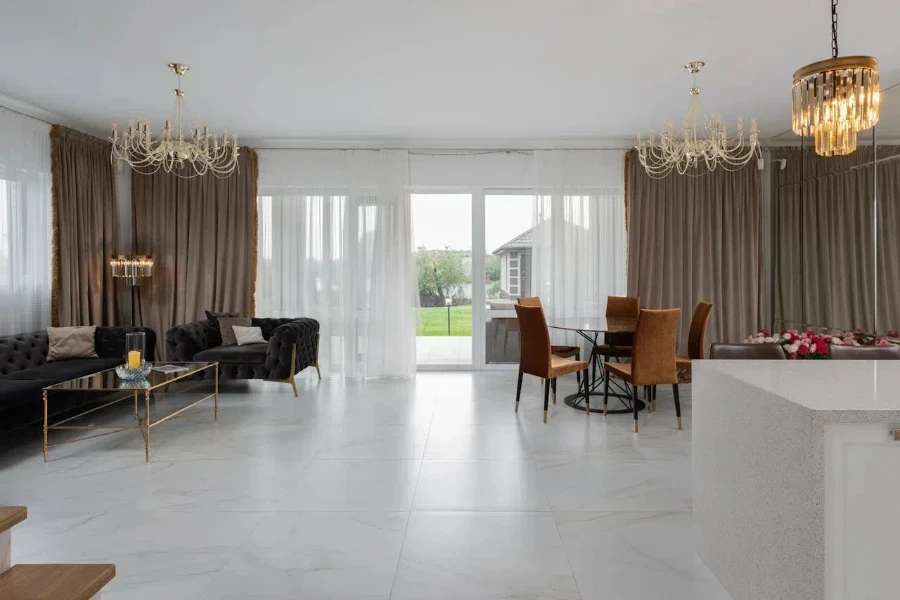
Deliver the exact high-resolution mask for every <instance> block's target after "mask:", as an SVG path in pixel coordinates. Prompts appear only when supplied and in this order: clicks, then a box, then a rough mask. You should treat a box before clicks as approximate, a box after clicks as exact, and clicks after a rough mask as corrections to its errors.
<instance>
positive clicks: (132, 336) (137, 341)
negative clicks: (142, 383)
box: [116, 332, 153, 381]
mask: <svg viewBox="0 0 900 600" xmlns="http://www.w3.org/2000/svg"><path fill="white" fill-rule="evenodd" d="M146 344H147V336H146V335H145V334H144V332H136V333H126V334H125V364H124V365H121V366H118V367H116V375H118V376H119V377H120V378H121V379H124V380H126V381H136V380H140V379H144V378H145V377H147V375H148V374H149V373H150V369H151V368H152V367H153V365H151V364H150V363H148V362H146V361H145V360H144V357H145V356H146Z"/></svg>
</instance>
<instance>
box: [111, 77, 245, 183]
mask: <svg viewBox="0 0 900 600" xmlns="http://www.w3.org/2000/svg"><path fill="white" fill-rule="evenodd" d="M169 68H170V69H172V71H173V72H174V73H175V79H176V86H175V128H174V129H173V128H172V125H171V124H170V122H169V119H166V126H165V127H164V128H163V131H162V134H161V135H160V136H159V137H157V138H156V139H155V140H154V139H153V134H152V133H151V132H150V123H149V122H148V121H147V120H146V119H144V118H142V117H138V118H137V120H136V122H134V123H132V122H129V123H128V129H127V131H124V132H122V135H121V137H120V136H119V132H118V128H117V127H116V124H115V123H113V126H112V137H111V138H110V140H111V141H112V159H113V161H116V160H124V161H125V162H127V163H128V164H129V165H131V167H132V168H133V169H134V170H135V171H137V172H139V173H143V174H145V175H149V174H151V173H156V172H157V171H159V170H160V169H162V170H163V171H164V172H166V173H172V174H174V175H178V176H179V177H196V176H198V175H205V174H206V173H212V174H214V175H215V176H217V177H227V176H229V175H231V174H232V173H233V172H234V171H235V169H236V168H237V160H238V153H239V147H238V144H237V136H236V135H234V136H232V137H231V140H229V139H228V133H227V132H223V133H222V144H221V145H219V138H218V136H215V135H212V134H211V133H210V132H209V127H205V126H204V127H203V129H202V130H201V129H200V127H199V126H198V127H195V128H194V130H193V131H192V132H190V134H191V141H185V139H184V133H183V131H182V122H183V120H184V113H185V108H184V90H183V89H181V77H182V75H184V74H185V73H186V72H187V71H188V69H189V68H190V67H188V66H187V65H184V64H181V63H169ZM185 167H186V168H185Z"/></svg>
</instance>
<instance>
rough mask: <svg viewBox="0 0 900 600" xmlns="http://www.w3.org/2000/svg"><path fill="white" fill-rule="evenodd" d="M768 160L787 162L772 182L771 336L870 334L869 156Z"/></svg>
mask: <svg viewBox="0 0 900 600" xmlns="http://www.w3.org/2000/svg"><path fill="white" fill-rule="evenodd" d="M772 158H773V159H774V160H778V159H781V158H785V159H787V164H786V166H785V169H784V170H783V171H782V170H779V169H777V168H776V169H774V170H773V175H772V177H773V188H772V204H773V206H772V208H773V210H772V214H773V227H774V236H773V238H774V242H773V259H774V260H773V267H774V270H775V307H774V308H775V326H776V328H782V327H784V328H798V329H805V328H808V327H841V328H857V327H858V328H861V329H863V330H865V331H871V330H872V329H873V327H874V322H875V303H874V281H875V273H874V272H875V267H874V243H873V242H874V231H875V229H874V218H873V212H874V200H873V192H874V181H873V175H874V170H873V169H874V166H873V165H872V158H873V148H872V147H871V146H867V147H860V148H858V149H857V150H856V152H854V153H853V154H850V155H848V156H841V157H830V158H824V157H820V156H818V155H816V154H815V152H814V151H813V150H812V148H806V149H804V150H802V151H801V149H800V148H777V149H774V150H772ZM895 231H896V229H895Z"/></svg>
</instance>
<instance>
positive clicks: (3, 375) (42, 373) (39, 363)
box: [0, 327, 156, 429]
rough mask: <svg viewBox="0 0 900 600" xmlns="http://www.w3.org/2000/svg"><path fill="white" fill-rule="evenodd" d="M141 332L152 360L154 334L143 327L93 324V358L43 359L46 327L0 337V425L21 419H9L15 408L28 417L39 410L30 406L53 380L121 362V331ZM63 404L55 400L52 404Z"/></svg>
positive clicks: (46, 345)
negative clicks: (0, 420)
mask: <svg viewBox="0 0 900 600" xmlns="http://www.w3.org/2000/svg"><path fill="white" fill-rule="evenodd" d="M132 331H143V332H144V333H145V334H146V335H147V359H148V360H153V348H154V346H156V333H155V332H154V331H153V330H152V329H147V328H143V327H97V329H96V332H95V333H94V350H95V351H96V353H97V358H73V359H70V360H61V361H55V362H47V355H48V353H49V351H50V338H49V337H48V336H47V330H43V331H33V332H29V333H16V334H13V335H4V336H0V413H4V417H3V419H2V422H0V426H3V427H2V428H4V429H5V428H7V427H5V425H7V423H8V422H12V423H14V424H18V422H19V421H21V420H22V419H18V418H9V417H8V411H12V410H13V409H17V410H18V411H19V412H20V413H22V414H26V415H27V416H26V417H25V419H31V418H33V417H34V416H36V414H37V413H38V412H39V411H37V410H31V408H32V407H31V406H30V405H32V404H33V405H34V406H39V403H40V402H41V398H42V396H41V390H42V389H43V388H44V387H46V386H48V385H53V384H54V383H60V382H62V381H68V380H69V379H75V378H77V377H82V376H84V375H89V374H91V373H96V372H98V371H103V370H105V369H111V368H113V367H115V366H117V365H120V364H122V363H123V362H124V357H125V334H126V333H129V332H132ZM60 406H63V404H62V403H55V404H54V407H60Z"/></svg>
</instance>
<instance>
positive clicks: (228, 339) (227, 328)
mask: <svg viewBox="0 0 900 600" xmlns="http://www.w3.org/2000/svg"><path fill="white" fill-rule="evenodd" d="M251 323H252V322H251V320H250V318H249V317H228V318H221V317H220V318H219V329H220V330H221V331H222V345H223V346H234V345H236V344H237V338H235V337H234V329H232V327H234V326H235V325H237V326H239V327H250V325H251Z"/></svg>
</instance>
